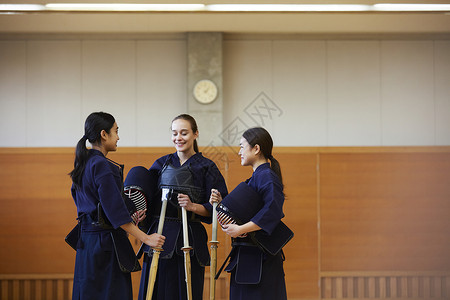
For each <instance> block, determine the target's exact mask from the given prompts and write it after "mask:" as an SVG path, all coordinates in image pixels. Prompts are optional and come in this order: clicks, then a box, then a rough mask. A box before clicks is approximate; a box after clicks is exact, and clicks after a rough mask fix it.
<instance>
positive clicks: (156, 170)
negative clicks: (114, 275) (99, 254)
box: [138, 152, 228, 300]
mask: <svg viewBox="0 0 450 300" xmlns="http://www.w3.org/2000/svg"><path fill="white" fill-rule="evenodd" d="M168 164H170V165H172V166H173V167H175V168H180V167H181V165H180V159H179V157H178V155H177V153H176V152H175V153H172V154H169V155H166V156H163V157H161V158H159V159H158V160H156V161H155V163H154V164H153V165H152V167H151V168H150V173H151V176H152V178H153V179H152V188H151V189H152V191H153V192H152V195H153V197H151V199H150V206H151V208H150V211H149V212H148V214H149V215H150V216H152V217H150V218H148V219H146V220H144V222H147V226H148V227H147V228H149V230H148V234H151V233H154V232H157V228H158V222H159V217H158V216H159V213H160V208H161V190H160V189H159V187H158V184H159V180H160V173H161V170H162V169H163V168H164V167H165V166H166V165H168ZM186 164H187V165H188V166H189V168H190V170H191V172H192V175H193V182H194V185H195V186H196V187H198V188H199V189H201V190H202V191H204V192H203V193H202V194H201V196H200V197H199V199H191V200H192V201H193V202H194V200H195V202H196V203H199V204H202V205H204V206H205V207H206V209H208V210H209V211H212V205H211V204H210V203H209V196H210V193H211V189H212V188H215V189H218V190H219V191H220V193H221V194H222V195H227V194H228V192H227V188H226V184H225V180H224V179H223V176H222V174H221V173H220V171H219V169H218V168H217V166H216V165H215V163H214V162H213V161H211V160H209V159H207V158H205V157H203V155H202V154H201V153H196V154H194V155H193V156H192V157H190V158H189V159H188V160H187V161H186V162H185V163H184V164H183V166H185V165H186ZM187 216H188V235H189V244H190V246H191V247H192V248H193V250H191V251H190V256H191V281H192V298H193V300H201V299H202V298H203V284H204V276H205V266H208V265H209V260H210V257H209V249H208V235H207V232H206V229H205V227H204V226H203V224H202V222H204V223H207V224H210V223H211V217H202V216H198V215H195V214H193V213H192V212H189V211H188V212H187ZM162 235H163V236H165V237H166V240H165V242H164V245H163V249H164V251H162V252H161V254H160V258H159V263H158V271H157V274H156V281H155V287H154V291H153V298H152V299H153V300H175V299H177V300H178V299H180V300H183V299H187V291H186V281H185V265H184V256H183V251H182V250H181V248H182V247H183V231H182V223H181V215H180V208H179V207H178V200H177V194H176V193H174V194H173V195H172V197H171V198H170V199H169V202H168V205H167V210H166V219H165V222H164V228H163V232H162ZM141 251H142V252H144V261H143V264H142V273H141V282H140V288H139V297H138V299H139V300H145V299H146V294H147V284H148V278H149V271H150V265H151V262H152V253H153V252H152V249H150V247H148V246H146V245H144V246H143V247H142V249H141Z"/></svg>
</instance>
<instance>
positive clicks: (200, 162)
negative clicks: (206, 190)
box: [193, 152, 218, 169]
mask: <svg viewBox="0 0 450 300" xmlns="http://www.w3.org/2000/svg"><path fill="white" fill-rule="evenodd" d="M193 161H194V165H197V166H198V167H200V168H208V169H210V168H213V169H218V168H217V165H216V163H215V162H214V161H213V160H211V159H209V158H207V157H205V156H203V154H202V153H201V152H198V153H197V154H195V155H194V157H193Z"/></svg>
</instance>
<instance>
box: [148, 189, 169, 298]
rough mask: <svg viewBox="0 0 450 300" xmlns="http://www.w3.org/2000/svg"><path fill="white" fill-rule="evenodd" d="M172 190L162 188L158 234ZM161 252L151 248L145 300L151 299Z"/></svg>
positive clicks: (160, 230) (160, 232)
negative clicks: (151, 253) (151, 256)
mask: <svg viewBox="0 0 450 300" xmlns="http://www.w3.org/2000/svg"><path fill="white" fill-rule="evenodd" d="M171 192H172V190H171V189H169V188H162V195H161V202H162V203H161V213H160V215H159V223H158V234H162V231H163V227H164V219H165V217H166V208H167V200H169V198H170V195H171V194H172V193H171ZM161 251H163V249H162V248H153V258H152V264H151V265H150V275H149V278H148V286H147V297H146V299H147V300H151V299H152V295H153V288H154V286H155V280H156V272H158V262H159V254H160V253H161Z"/></svg>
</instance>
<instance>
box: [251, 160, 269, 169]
mask: <svg viewBox="0 0 450 300" xmlns="http://www.w3.org/2000/svg"><path fill="white" fill-rule="evenodd" d="M265 163H268V160H267V159H265V158H260V159H258V160H257V161H255V162H254V163H253V164H252V168H253V172H255V171H256V169H257V168H258V167H259V166H260V165H262V164H265Z"/></svg>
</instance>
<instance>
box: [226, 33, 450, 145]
mask: <svg viewBox="0 0 450 300" xmlns="http://www.w3.org/2000/svg"><path fill="white" fill-rule="evenodd" d="M224 53H225V58H224V59H225V61H226V62H225V63H224V65H225V66H226V68H225V76H224V84H225V93H226V95H225V99H226V103H227V105H226V108H225V118H224V119H225V123H226V124H227V123H230V124H233V123H235V118H236V117H239V118H240V119H241V120H242V122H243V123H245V124H246V125H247V126H253V125H255V122H252V120H251V118H249V116H248V114H247V113H246V107H247V105H248V104H249V103H253V101H254V99H255V98H256V97H257V95H258V94H259V93H261V92H264V93H265V94H266V95H267V96H268V97H269V98H270V99H271V100H272V101H273V102H274V103H275V104H276V105H277V106H278V107H279V110H280V111H282V113H281V115H272V116H269V114H267V113H266V115H267V117H265V118H263V122H265V124H264V125H265V126H266V127H267V128H268V129H269V130H270V131H271V132H272V133H273V136H274V139H275V144H278V145H284V146H391V145H405V146H408V145H450V41H389V40H386V41H331V40H330V41H281V40H273V41H240V40H236V41H227V42H226V43H225V50H224ZM263 112H264V109H263V108H261V113H263ZM272 112H274V111H272ZM259 124H262V123H261V122H260V123H259ZM224 127H226V126H224Z"/></svg>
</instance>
